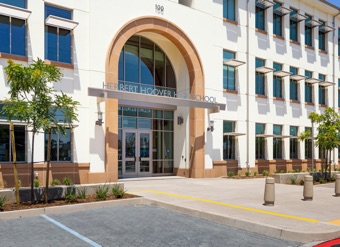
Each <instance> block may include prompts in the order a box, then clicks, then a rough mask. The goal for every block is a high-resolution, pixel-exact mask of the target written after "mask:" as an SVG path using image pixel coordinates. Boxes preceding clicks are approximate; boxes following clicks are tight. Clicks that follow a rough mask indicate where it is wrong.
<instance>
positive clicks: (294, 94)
mask: <svg viewBox="0 0 340 247" xmlns="http://www.w3.org/2000/svg"><path fill="white" fill-rule="evenodd" d="M290 73H291V75H297V73H298V69H297V68H294V67H290ZM289 88H290V91H289V96H290V99H291V100H298V82H297V81H296V80H292V79H290V86H289Z"/></svg>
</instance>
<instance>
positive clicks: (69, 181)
mask: <svg viewBox="0 0 340 247" xmlns="http://www.w3.org/2000/svg"><path fill="white" fill-rule="evenodd" d="M71 184H72V179H71V178H69V177H65V178H64V179H63V185H71Z"/></svg>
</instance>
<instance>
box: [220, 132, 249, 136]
mask: <svg viewBox="0 0 340 247" xmlns="http://www.w3.org/2000/svg"><path fill="white" fill-rule="evenodd" d="M244 135H246V134H245V133H236V132H227V133H223V136H244Z"/></svg>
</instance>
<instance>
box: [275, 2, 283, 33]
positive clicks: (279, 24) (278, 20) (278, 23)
mask: <svg viewBox="0 0 340 247" xmlns="http://www.w3.org/2000/svg"><path fill="white" fill-rule="evenodd" d="M274 3H275V4H274V6H273V9H276V8H277V7H279V6H282V4H281V3H279V2H276V1H274ZM273 34H274V35H276V36H280V37H283V16H281V15H278V14H276V13H275V12H273Z"/></svg>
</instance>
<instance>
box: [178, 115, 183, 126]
mask: <svg viewBox="0 0 340 247" xmlns="http://www.w3.org/2000/svg"><path fill="white" fill-rule="evenodd" d="M177 124H178V125H181V124H183V117H182V116H178V117H177Z"/></svg>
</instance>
